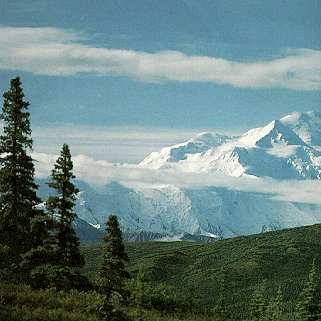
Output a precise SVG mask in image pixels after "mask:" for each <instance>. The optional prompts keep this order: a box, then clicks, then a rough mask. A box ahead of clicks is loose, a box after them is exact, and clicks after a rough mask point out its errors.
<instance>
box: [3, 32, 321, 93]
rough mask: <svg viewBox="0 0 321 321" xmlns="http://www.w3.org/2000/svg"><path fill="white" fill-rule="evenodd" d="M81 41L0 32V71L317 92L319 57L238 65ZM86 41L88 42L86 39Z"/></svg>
mask: <svg viewBox="0 0 321 321" xmlns="http://www.w3.org/2000/svg"><path fill="white" fill-rule="evenodd" d="M83 40H85V38H84V37H82V35H80V34H78V33H76V32H73V31H69V30H63V29H55V28H10V27H1V28H0V68H2V69H9V70H22V71H27V72H31V73H34V74H37V75H51V76H71V75H75V74H77V73H94V74H98V75H116V76H127V77H132V78H135V79H137V80H140V81H144V82H167V81H177V82H211V83H215V84H227V85H232V86H234V87H241V88H287V89H293V90H320V89H321V51H318V50H312V49H295V50H288V51H287V52H285V53H284V55H283V57H280V58H275V59H272V60H266V61H256V62H252V61H251V62H237V61H229V60H226V59H223V58H217V57H207V56H189V55H186V54H184V53H182V52H178V51H160V52H156V53H147V52H139V51H134V50H119V49H108V48H98V47H94V46H91V45H88V44H84V42H83ZM87 40H88V39H87Z"/></svg>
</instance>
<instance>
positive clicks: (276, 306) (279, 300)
mask: <svg viewBox="0 0 321 321" xmlns="http://www.w3.org/2000/svg"><path fill="white" fill-rule="evenodd" d="M265 315H266V316H265V321H280V320H282V316H283V295H282V289H281V287H279V288H278V291H277V294H276V297H274V298H273V299H272V300H271V301H270V303H269V305H268V307H267V309H266V313H265Z"/></svg>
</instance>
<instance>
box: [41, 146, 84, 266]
mask: <svg viewBox="0 0 321 321" xmlns="http://www.w3.org/2000/svg"><path fill="white" fill-rule="evenodd" d="M72 169H73V162H72V160H71V154H70V150H69V147H68V145H67V144H64V145H63V147H62V150H61V153H60V157H58V159H57V161H56V164H55V165H54V169H53V170H52V172H51V178H52V181H51V182H49V183H48V185H49V186H50V187H52V188H54V189H55V190H56V195H54V196H50V197H49V198H48V200H47V202H46V207H47V210H48V211H49V212H50V213H52V215H53V216H54V217H56V219H57V220H58V228H57V230H58V231H57V246H58V254H59V265H61V266H66V267H81V266H83V264H84V259H83V256H82V255H81V254H80V252H79V239H78V237H77V235H76V232H75V230H74V229H73V227H72V222H73V221H74V219H75V218H76V217H77V214H76V213H75V212H74V211H73V208H74V206H75V202H76V195H77V193H78V192H79V190H78V189H77V188H76V186H75V185H74V184H73V182H72V181H71V180H72V179H73V178H75V176H74V175H73V173H72Z"/></svg>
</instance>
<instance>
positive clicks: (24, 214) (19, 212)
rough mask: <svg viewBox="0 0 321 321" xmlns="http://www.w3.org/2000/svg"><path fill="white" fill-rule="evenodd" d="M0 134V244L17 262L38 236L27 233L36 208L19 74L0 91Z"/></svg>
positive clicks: (32, 169) (25, 111)
mask: <svg viewBox="0 0 321 321" xmlns="http://www.w3.org/2000/svg"><path fill="white" fill-rule="evenodd" d="M3 97H4V102H3V108H2V114H1V119H2V120H3V121H4V128H3V133H2V135H1V136H0V244H2V246H7V247H9V248H10V253H11V255H10V258H11V259H12V260H13V263H15V264H17V263H18V262H19V260H20V255H21V254H22V253H24V252H26V251H28V250H29V249H31V248H32V247H33V246H35V245H36V244H37V242H40V241H39V238H38V237H37V235H33V234H32V233H31V220H32V219H33V218H35V217H36V216H37V215H38V214H40V211H38V210H36V208H35V206H36V205H37V204H38V203H40V199H39V198H38V196H37V194H36V190H37V185H36V184H35V182H34V165H33V162H32V158H31V156H30V155H29V154H28V152H30V151H31V150H32V143H33V141H32V138H31V129H30V120H29V116H30V114H29V112H28V107H29V102H27V101H25V100H24V93H23V89H22V87H21V81H20V78H19V77H16V78H14V79H12V80H11V83H10V89H9V91H7V92H6V93H4V95H3Z"/></svg>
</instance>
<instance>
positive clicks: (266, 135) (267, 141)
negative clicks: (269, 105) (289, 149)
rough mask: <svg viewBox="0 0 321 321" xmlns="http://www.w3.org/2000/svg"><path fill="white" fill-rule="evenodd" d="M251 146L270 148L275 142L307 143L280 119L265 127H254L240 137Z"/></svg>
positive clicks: (288, 143)
mask: <svg viewBox="0 0 321 321" xmlns="http://www.w3.org/2000/svg"><path fill="white" fill-rule="evenodd" d="M240 142H242V143H243V144H244V145H246V146H249V147H254V146H258V147H261V148H270V147H273V146H274V145H275V144H284V145H306V144H305V143H304V142H303V141H302V139H301V138H300V137H299V136H298V135H297V134H296V133H295V132H294V131H293V130H292V129H291V128H289V127H287V126H285V125H283V123H282V122H281V121H280V120H273V121H271V122H270V123H269V124H268V125H266V126H264V127H259V128H254V129H251V130H249V131H248V132H246V133H245V134H244V135H243V136H242V137H241V139H240Z"/></svg>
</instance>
